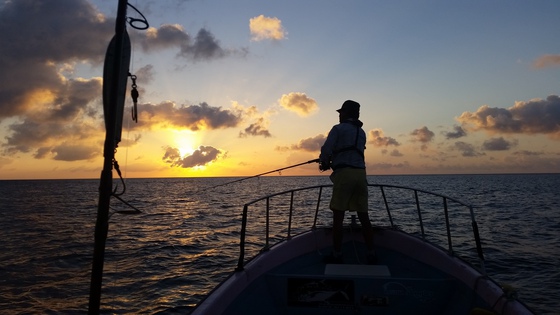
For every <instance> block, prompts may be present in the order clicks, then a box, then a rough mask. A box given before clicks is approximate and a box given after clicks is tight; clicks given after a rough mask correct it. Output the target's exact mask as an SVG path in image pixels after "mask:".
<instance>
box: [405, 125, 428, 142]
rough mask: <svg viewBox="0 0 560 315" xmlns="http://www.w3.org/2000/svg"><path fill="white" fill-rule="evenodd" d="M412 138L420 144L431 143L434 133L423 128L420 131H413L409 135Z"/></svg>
mask: <svg viewBox="0 0 560 315" xmlns="http://www.w3.org/2000/svg"><path fill="white" fill-rule="evenodd" d="M410 135H411V136H413V138H414V139H413V141H418V142H422V143H428V142H430V141H432V139H433V138H434V133H433V132H432V131H430V130H429V129H428V127H426V126H424V127H422V128H420V129H414V130H413V131H412V132H411V133H410Z"/></svg>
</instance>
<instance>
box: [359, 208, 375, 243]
mask: <svg viewBox="0 0 560 315" xmlns="http://www.w3.org/2000/svg"><path fill="white" fill-rule="evenodd" d="M358 219H360V223H361V224H362V233H363V235H364V242H365V243H366V247H367V249H368V251H373V228H372V227H371V221H370V220H369V215H368V213H367V212H358Z"/></svg>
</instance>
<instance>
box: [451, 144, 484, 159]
mask: <svg viewBox="0 0 560 315" xmlns="http://www.w3.org/2000/svg"><path fill="white" fill-rule="evenodd" d="M451 149H452V150H457V151H459V152H461V155H462V156H464V157H475V156H481V155H484V153H480V152H477V151H476V149H475V147H474V146H473V145H472V144H470V143H466V142H463V141H457V142H455V143H454V144H453V146H452V147H451Z"/></svg>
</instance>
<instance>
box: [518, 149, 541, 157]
mask: <svg viewBox="0 0 560 315" xmlns="http://www.w3.org/2000/svg"><path fill="white" fill-rule="evenodd" d="M512 154H513V155H518V156H540V155H544V153H543V152H535V151H529V150H521V151H515V152H513V153H512Z"/></svg>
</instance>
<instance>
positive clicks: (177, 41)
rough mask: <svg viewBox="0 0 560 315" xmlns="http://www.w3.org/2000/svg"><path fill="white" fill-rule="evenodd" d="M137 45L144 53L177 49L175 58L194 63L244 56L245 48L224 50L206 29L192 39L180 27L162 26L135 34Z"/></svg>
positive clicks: (172, 25) (175, 25) (174, 25)
mask: <svg viewBox="0 0 560 315" xmlns="http://www.w3.org/2000/svg"><path fill="white" fill-rule="evenodd" d="M137 36H138V39H139V45H140V47H142V50H144V51H145V52H153V51H157V50H161V49H169V48H178V49H179V52H178V53H177V56H179V57H182V58H187V59H190V60H194V61H200V60H212V59H220V58H223V57H226V56H230V55H240V56H244V55H246V54H247V50H246V49H245V48H242V49H224V48H222V47H221V45H220V42H219V41H218V40H217V39H216V38H215V37H214V35H213V34H212V33H211V32H210V31H209V30H207V29H205V28H202V29H200V30H199V31H198V33H197V34H196V36H195V37H194V38H193V37H192V36H191V35H189V34H188V33H187V32H186V31H185V30H184V29H183V27H182V26H181V25H178V24H164V25H162V26H160V27H159V28H153V27H151V28H149V29H148V30H147V31H146V32H139V33H138V34H137Z"/></svg>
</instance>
